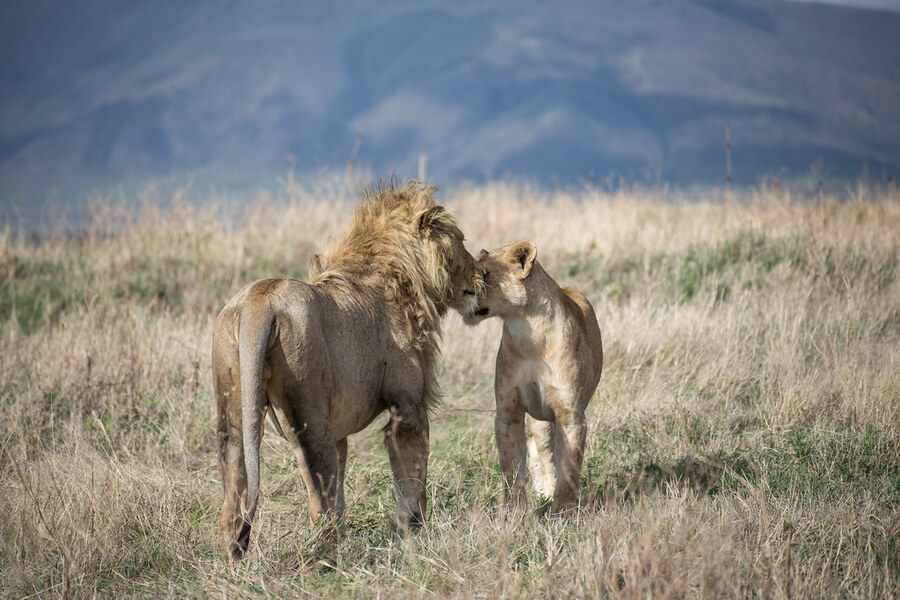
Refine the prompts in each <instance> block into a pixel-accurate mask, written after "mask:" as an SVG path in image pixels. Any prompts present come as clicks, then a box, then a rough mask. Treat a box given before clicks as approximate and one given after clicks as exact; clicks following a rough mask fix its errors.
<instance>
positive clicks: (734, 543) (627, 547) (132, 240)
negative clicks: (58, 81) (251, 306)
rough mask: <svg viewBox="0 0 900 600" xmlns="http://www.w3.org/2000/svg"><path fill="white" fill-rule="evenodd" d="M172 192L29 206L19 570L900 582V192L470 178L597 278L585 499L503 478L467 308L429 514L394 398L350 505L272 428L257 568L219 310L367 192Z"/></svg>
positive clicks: (433, 581) (203, 582)
mask: <svg viewBox="0 0 900 600" xmlns="http://www.w3.org/2000/svg"><path fill="white" fill-rule="evenodd" d="M164 196H165V197H163V198H159V197H152V198H150V201H147V202H144V203H141V202H139V201H135V202H133V203H132V204H130V205H129V207H128V208H122V209H116V210H113V209H110V208H96V209H94V210H93V211H92V212H91V214H90V217H91V219H90V225H89V227H88V228H87V229H86V231H85V233H84V234H83V235H77V236H72V235H64V234H62V233H59V234H53V233H51V234H49V235H46V236H43V237H41V238H40V239H39V240H35V239H33V238H29V237H28V236H26V235H24V234H22V233H21V232H17V231H15V230H7V231H6V232H3V233H0V514H2V515H3V516H2V517H0V539H2V540H3V543H2V544H0V590H3V596H4V597H11V598H12V597H15V598H26V597H59V596H68V597H71V598H81V597H94V596H99V597H179V598H181V597H207V596H214V597H223V596H226V597H299V596H313V597H319V596H329V597H330V596H333V595H338V594H343V595H347V596H357V597H407V596H412V597H418V596H436V597H445V596H464V597H485V598H496V597H509V598H516V597H554V598H565V597H576V598H584V597H600V596H606V597H611V598H618V597H624V598H631V597H641V598H646V597H652V598H685V597H707V598H712V597H715V598H726V597H751V598H792V597H793V598H800V597H838V596H840V597H858V598H873V597H892V596H893V597H896V596H897V595H898V594H900V445H898V441H900V281H898V279H900V236H898V232H900V196H898V195H897V194H896V193H894V192H889V191H884V190H882V191H878V190H873V189H868V188H865V187H860V188H858V189H855V190H854V191H853V194H852V197H851V198H850V199H849V200H844V201H838V200H836V199H833V198H816V199H802V198H792V197H791V196H790V193H789V192H787V191H785V190H783V189H782V190H778V191H770V190H768V191H767V190H762V191H757V192H754V193H748V194H746V195H744V196H742V197H741V198H738V199H734V198H730V199H729V198H719V197H712V198H708V199H703V198H684V199H680V200H675V201H664V200H663V198H662V194H661V193H659V192H657V191H654V190H642V189H630V190H628V189H623V190H620V191H617V192H611V193H610V192H601V191H598V190H593V189H585V190H579V191H568V192H554V193H550V192H540V191H536V190H532V189H529V188H528V187H527V186H517V185H511V184H501V183H496V184H490V185H487V186H484V187H474V188H465V189H460V190H457V191H454V192H453V193H449V194H444V195H443V196H442V201H443V202H444V203H445V204H446V205H448V206H449V207H451V208H452V209H454V210H455V211H456V213H457V215H458V217H459V219H460V222H461V225H462V227H463V230H464V231H465V232H466V235H467V238H468V242H467V244H468V246H469V249H470V251H472V252H473V253H474V252H477V250H479V249H480V248H482V247H485V248H493V247H496V246H499V245H501V244H505V243H509V242H511V241H514V240H516V239H526V238H527V239H531V240H533V241H534V242H535V243H536V244H537V247H538V253H539V254H538V259H539V260H540V261H541V262H542V263H543V264H544V266H545V268H546V269H547V270H548V271H549V272H550V273H551V274H553V275H554V276H555V277H556V278H557V279H558V280H559V281H560V282H561V283H564V284H568V285H572V286H575V287H578V288H579V289H581V290H583V291H584V292H585V293H586V294H587V296H588V297H589V298H590V299H591V301H592V302H593V304H594V306H595V308H596V310H597V314H598V317H599V320H600V323H601V329H602V331H603V334H604V344H605V350H606V364H605V369H604V374H603V378H602V380H601V382H600V386H599V388H598V390H597V393H596V396H595V398H594V400H593V402H592V405H591V407H590V409H589V412H588V417H589V418H588V421H589V426H590V433H589V436H588V446H587V452H586V454H587V459H586V468H585V472H584V475H583V482H582V488H581V489H582V492H581V508H580V510H579V511H578V512H577V514H575V515H572V516H570V517H567V518H560V517H554V516H549V515H546V514H542V511H540V510H529V511H520V512H515V511H511V510H509V508H508V507H507V506H506V505H505V504H504V502H503V489H502V487H501V481H500V475H499V469H498V465H497V459H496V451H495V449H494V445H493V425H492V423H493V414H492V405H493V398H492V385H493V356H494V353H495V352H496V347H497V344H498V334H499V323H496V322H488V323H485V324H483V325H481V326H479V327H477V328H469V327H465V326H464V325H462V323H461V321H460V319H459V318H458V317H456V316H455V315H450V316H448V317H447V319H446V321H445V335H444V344H443V359H442V362H441V366H440V382H441V385H442V389H443V393H444V403H443V406H442V407H441V408H440V410H439V411H438V412H437V413H436V415H435V418H434V422H433V425H432V449H431V460H430V472H429V487H428V490H429V516H428V518H429V521H428V524H427V526H426V527H425V529H424V530H423V531H422V532H421V534H420V535H418V536H416V537H414V538H412V539H408V540H403V539H401V538H400V536H399V535H398V533H397V532H396V530H395V527H394V526H393V525H392V523H391V515H392V514H393V510H394V500H393V493H392V489H391V479H390V475H389V469H388V465H387V458H386V456H385V453H384V451H383V447H382V443H381V440H380V439H379V434H378V427H377V426H375V425H373V426H372V427H371V428H370V430H367V431H365V432H362V433H360V434H358V435H357V436H355V437H354V438H351V443H350V460H349V465H348V478H347V500H348V510H347V515H346V521H345V524H344V526H343V528H342V529H341V530H340V531H339V532H338V533H337V534H336V535H323V533H322V531H320V530H319V529H318V528H317V527H316V526H314V525H311V524H310V523H309V521H308V519H307V517H306V501H305V490H304V489H303V485H302V482H301V480H300V478H299V476H298V473H297V469H296V462H295V459H294V457H293V455H292V453H291V451H290V449H289V448H288V446H287V444H286V443H285V442H283V441H282V440H280V439H278V438H277V436H275V435H272V434H271V432H269V433H268V434H267V435H266V438H265V440H264V443H263V446H264V448H263V472H262V485H263V487H262V491H261V494H262V496H261V502H260V510H259V512H258V517H257V524H258V526H256V527H255V529H254V535H253V539H252V541H251V552H250V555H249V557H248V558H247V559H246V560H244V561H243V562H241V563H240V564H238V565H237V566H235V567H234V568H230V567H229V565H228V564H227V563H226V562H225V560H224V559H223V556H222V554H221V551H220V548H219V545H218V533H217V509H218V506H219V504H220V502H221V493H222V492H221V484H220V482H219V473H218V466H217V462H216V456H215V445H216V444H215V434H214V412H215V410H214V401H213V398H212V395H211V382H210V357H209V346H210V335H211V323H212V319H213V317H214V315H215V313H216V311H217V310H218V309H219V307H221V305H222V304H223V303H224V302H225V301H226V300H227V299H228V298H229V297H230V296H231V295H232V294H233V293H234V292H235V291H236V290H237V289H239V287H240V286H241V285H242V284H243V283H245V282H247V281H249V280H252V279H254V278H258V277H262V276H289V277H297V278H303V277H304V276H305V273H306V265H307V264H308V262H309V259H310V257H311V256H312V254H313V253H314V252H315V251H316V250H317V249H318V248H320V247H321V246H322V245H323V244H324V243H325V242H326V240H327V239H328V237H329V236H332V235H334V234H335V233H336V232H337V231H339V230H340V228H341V226H342V223H343V222H344V221H345V220H346V218H347V215H348V214H349V211H350V210H351V208H352V205H353V202H354V198H353V194H352V193H348V192H347V191H346V190H344V189H342V188H339V187H333V188H322V189H318V190H313V191H307V192H302V191H297V190H292V191H290V192H285V193H284V194H282V195H281V196H279V197H274V198H272V197H266V196H260V197H257V198H254V199H251V200H249V201H248V202H247V203H246V204H245V203H242V202H230V203H226V202H224V201H223V202H212V201H210V202H201V203H190V202H187V201H185V200H183V199H182V198H181V197H180V195H179V194H178V193H173V194H171V195H165V194H164ZM160 199H162V200H164V201H165V202H164V204H165V205H166V206H165V208H159V207H158V206H157V204H158V202H157V201H158V200H160ZM154 206H156V207H154ZM535 506H536V507H538V508H539V504H538V503H535Z"/></svg>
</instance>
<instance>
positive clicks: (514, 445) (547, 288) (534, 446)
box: [465, 241, 603, 510]
mask: <svg viewBox="0 0 900 600" xmlns="http://www.w3.org/2000/svg"><path fill="white" fill-rule="evenodd" d="M536 257H537V250H536V249H535V247H534V244H532V243H531V242H527V241H523V242H516V243H515V244H511V245H509V246H503V247H502V248H498V249H497V250H494V251H493V252H490V253H488V252H487V251H486V250H482V251H481V256H480V257H479V262H480V263H481V266H482V267H483V269H484V281H485V288H486V289H485V293H484V297H483V298H482V299H481V301H480V302H479V306H478V310H477V311H476V312H475V314H474V315H472V316H469V317H465V320H466V322H467V323H469V324H475V323H478V322H480V320H482V319H485V318H489V317H492V316H497V317H500V318H501V319H503V337H502V339H501V342H500V351H499V352H498V354H497V368H496V375H495V383H494V392H495V396H496V400H497V414H496V417H495V422H494V428H495V433H496V436H497V449H498V450H499V453H500V467H501V470H502V471H503V476H504V479H505V480H506V483H507V485H508V486H509V489H510V491H511V492H512V493H513V495H514V497H515V498H516V500H517V501H520V502H525V499H526V494H525V468H526V444H525V414H526V413H527V414H528V415H530V416H531V434H532V435H531V441H530V444H529V446H530V448H529V450H530V452H529V453H528V462H529V463H530V465H529V466H530V471H531V474H532V478H533V480H534V484H535V487H536V489H537V491H538V492H539V493H541V494H542V495H545V496H547V497H552V498H553V509H554V510H564V509H567V508H570V507H572V506H574V505H575V504H577V501H578V480H579V478H580V476H581V465H582V462H583V459H584V444H585V437H586V424H585V409H586V408H587V405H588V402H589V401H590V399H591V396H593V394H594V391H595V390H596V389H597V383H598V382H599V381H600V373H601V371H602V369H603V343H602V340H601V336H600V327H599V325H598V324H597V317H596V316H595V315H594V309H593V307H592V306H591V304H590V302H588V300H587V299H586V298H585V297H584V295H582V294H581V293H580V292H578V291H577V290H573V289H571V288H561V287H559V285H558V284H557V283H556V282H555V281H554V280H553V278H552V277H550V276H549V275H548V274H547V273H546V272H545V271H544V269H543V268H542V267H541V265H540V263H538V261H537V260H536Z"/></svg>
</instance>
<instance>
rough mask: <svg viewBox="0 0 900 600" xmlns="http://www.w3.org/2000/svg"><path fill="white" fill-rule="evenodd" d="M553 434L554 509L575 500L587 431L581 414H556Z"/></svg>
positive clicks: (568, 506)
mask: <svg viewBox="0 0 900 600" xmlns="http://www.w3.org/2000/svg"><path fill="white" fill-rule="evenodd" d="M556 426H557V429H556V432H555V433H556V435H554V436H553V446H554V447H553V455H554V456H553V458H554V460H555V462H556V465H557V471H556V473H557V479H556V490H555V491H554V493H553V509H554V510H565V509H567V508H572V507H573V506H575V505H576V504H577V502H578V482H579V479H580V478H581V465H582V462H583V460H584V443H585V437H586V432H587V426H586V425H585V417H584V413H583V412H580V411H577V412H562V413H557V421H556Z"/></svg>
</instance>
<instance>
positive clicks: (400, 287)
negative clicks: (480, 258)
mask: <svg viewBox="0 0 900 600" xmlns="http://www.w3.org/2000/svg"><path fill="white" fill-rule="evenodd" d="M436 190H437V188H435V187H434V186H431V185H425V184H422V183H420V182H418V181H410V182H406V183H398V182H394V181H392V182H391V183H390V184H386V185H379V186H376V187H375V188H373V189H372V190H369V191H367V192H365V193H364V194H363V197H362V200H361V202H360V203H359V204H358V206H357V207H356V208H355V210H354V213H353V215H352V217H351V222H350V224H349V226H348V228H347V229H346V230H345V231H344V233H343V234H342V235H341V237H340V238H339V239H338V241H337V242H336V244H335V245H334V247H333V248H332V249H331V252H330V253H329V254H327V255H325V256H324V257H320V256H316V257H315V258H314V259H313V261H312V265H311V275H310V281H309V283H303V282H301V281H296V280H293V279H261V280H259V281H254V282H252V283H250V284H248V285H247V286H245V287H244V288H243V289H242V290H240V291H239V292H238V293H237V295H235V296H234V297H233V298H232V299H231V300H230V301H229V302H228V303H227V304H226V305H225V307H224V308H223V309H222V311H221V312H220V313H219V315H218V317H217V318H216V321H215V328H214V333H213V343H212V370H213V384H214V385H213V387H214V390H215V396H216V403H217V410H218V426H217V430H218V447H219V464H220V468H221V472H222V485H223V487H224V491H225V498H224V501H223V504H222V510H221V514H220V519H219V525H220V529H221V536H222V545H223V549H224V551H225V553H226V555H227V556H228V557H229V558H231V559H239V558H241V557H243V556H244V554H245V553H246V552H247V547H248V543H249V539H250V528H251V524H252V522H253V517H254V514H255V512H256V507H257V499H258V493H259V447H260V440H261V438H262V435H263V425H264V419H265V416H266V414H268V415H269V417H270V421H271V423H272V425H273V427H274V429H275V430H276V431H277V432H278V433H279V434H280V435H282V436H283V437H284V438H286V439H287V440H288V441H289V442H290V443H291V445H292V446H293V447H294V449H295V451H296V453H297V457H298V462H299V465H300V471H301V474H302V476H303V481H304V483H305V484H306V489H307V491H308V494H309V515H310V518H311V519H313V520H317V519H319V518H321V517H323V516H328V517H331V518H334V519H335V520H336V519H337V518H338V517H339V516H340V515H341V513H342V512H343V510H344V468H345V465H346V461H347V436H348V435H350V434H352V433H356V432H358V431H360V430H362V429H363V428H365V427H366V426H368V425H369V424H370V423H371V422H372V421H373V420H374V419H375V418H376V417H377V416H378V415H380V414H381V413H382V412H384V411H389V415H390V416H389V419H388V424H387V426H385V428H384V436H385V445H386V447H387V453H388V456H389V459H390V465H391V471H392V473H393V477H394V482H395V488H396V496H397V521H398V525H399V526H400V527H401V529H402V531H408V530H409V529H410V528H415V527H417V526H419V525H421V524H422V523H423V521H424V516H425V507H426V501H425V478H426V471H427V461H428V443H429V422H428V421H429V411H430V410H432V409H433V408H434V407H435V405H436V402H437V401H438V389H437V380H436V375H435V362H436V360H437V357H438V342H439V339H440V337H441V328H440V320H441V317H442V316H443V315H444V313H445V312H446V311H447V309H448V308H454V309H455V310H457V311H459V312H460V313H461V314H464V315H465V314H468V313H471V312H474V310H475V309H476V308H477V304H478V297H479V294H480V293H481V290H482V289H483V281H482V276H481V267H480V266H479V265H478V263H477V262H476V261H475V259H474V258H473V257H472V256H471V255H470V254H469V253H468V252H467V251H466V249H465V247H464V245H463V240H464V238H463V234H462V232H461V231H460V229H459V227H458V226H457V224H456V220H455V218H454V216H453V215H452V214H451V213H450V212H448V211H447V210H445V209H444V208H443V207H442V206H440V205H438V204H437V203H436V202H435V201H434V199H433V195H434V193H435V191H436Z"/></svg>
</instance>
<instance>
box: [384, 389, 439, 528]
mask: <svg viewBox="0 0 900 600" xmlns="http://www.w3.org/2000/svg"><path fill="white" fill-rule="evenodd" d="M428 438H429V425H428V415H427V413H426V411H425V409H424V408H423V409H421V410H417V411H414V412H412V413H410V412H401V411H400V410H398V409H397V408H395V407H391V417H390V421H388V424H387V426H386V427H385V428H384V443H385V446H386V447H387V451H388V457H389V458H390V461H391V472H392V473H393V475H394V485H395V486H396V490H397V523H398V525H399V527H400V529H401V531H403V532H408V531H409V530H410V529H415V528H418V527H420V526H421V525H423V524H424V523H425V507H426V506H425V503H426V500H425V479H426V476H427V472H428Z"/></svg>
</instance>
